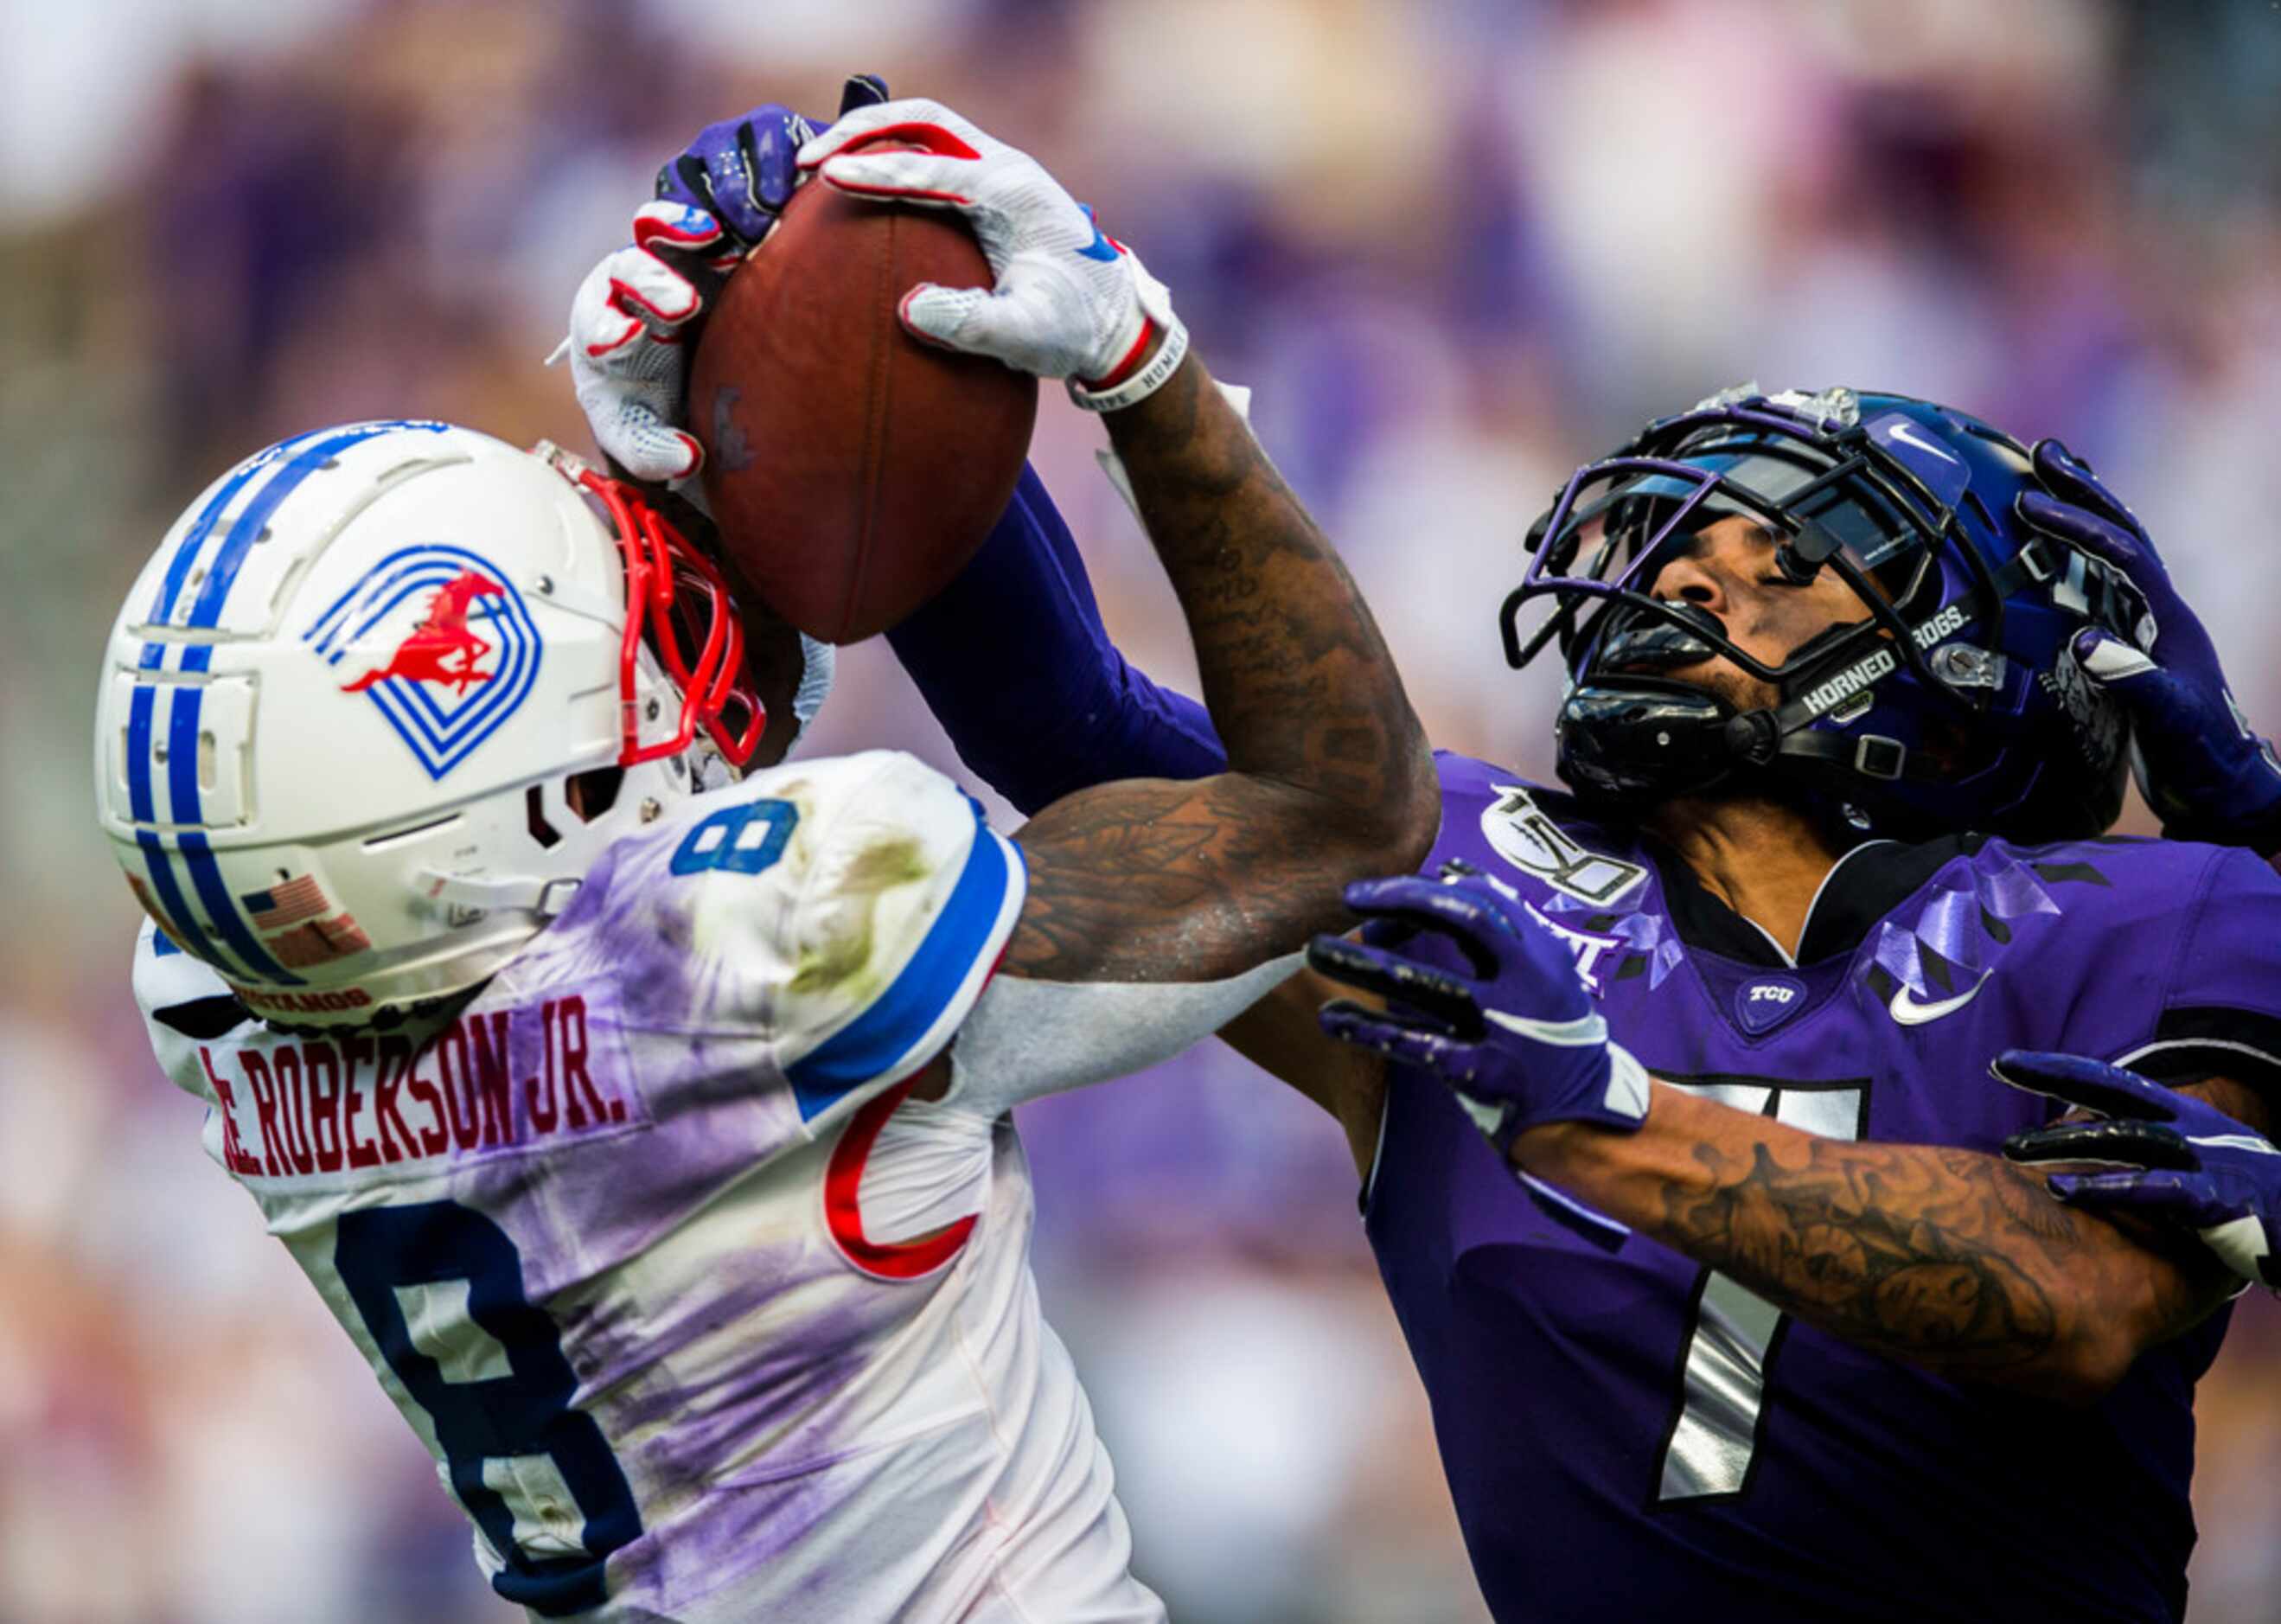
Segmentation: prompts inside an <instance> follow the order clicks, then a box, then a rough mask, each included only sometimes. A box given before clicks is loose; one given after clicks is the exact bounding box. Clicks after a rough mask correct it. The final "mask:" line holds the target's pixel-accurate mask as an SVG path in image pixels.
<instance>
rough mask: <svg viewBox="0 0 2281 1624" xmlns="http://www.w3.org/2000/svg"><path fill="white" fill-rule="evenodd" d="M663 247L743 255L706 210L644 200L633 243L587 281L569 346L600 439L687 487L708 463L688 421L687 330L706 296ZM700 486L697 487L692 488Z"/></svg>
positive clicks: (696, 260) (656, 476)
mask: <svg viewBox="0 0 2281 1624" xmlns="http://www.w3.org/2000/svg"><path fill="white" fill-rule="evenodd" d="M661 249H662V250H664V251H669V252H674V253H678V254H681V255H684V256H685V257H686V258H687V259H688V260H689V261H690V262H691V263H692V264H702V265H704V266H706V267H707V268H709V269H713V270H720V271H725V270H727V269H729V268H731V267H733V266H734V265H735V264H736V263H737V260H738V257H739V250H738V247H737V244H735V243H734V242H733V241H732V240H731V239H730V238H729V236H727V234H726V233H724V232H723V230H722V229H721V222H720V221H719V220H715V219H714V218H713V216H712V215H710V214H708V213H706V212H705V211H704V210H703V209H700V208H695V207H692V206H690V205H685V204H680V203H667V202H656V203H646V204H644V205H642V207H641V210H640V212H639V213H637V214H636V215H635V216H634V241H633V246H631V247H630V248H621V249H619V250H618V251H615V253H612V254H610V255H608V256H607V257H606V258H605V259H603V260H602V262H601V263H600V264H599V265H597V266H596V267H594V268H593V269H592V270H591V271H589V272H588V273H587V274H586V280H585V281H584V282H581V283H580V284H579V287H578V293H577V297H576V298H574V299H573V300H572V301H571V304H570V336H569V339H568V343H567V346H566V347H567V349H568V354H569V357H570V381H571V383H572V385H573V386H574V387H575V388H576V391H577V392H578V407H579V409H580V410H581V411H583V412H584V413H585V414H586V422H587V424H588V426H589V427H590V428H592V429H593V431H594V439H595V442H596V444H598V445H600V446H601V448H602V450H603V451H604V452H607V454H608V455H609V457H610V458H611V460H614V461H615V462H616V463H617V464H618V465H619V466H620V467H622V468H624V469H625V470H626V472H627V473H629V474H630V475H632V476H634V477H635V478H636V479H644V480H652V481H656V482H659V483H669V484H675V485H680V484H681V483H683V482H684V481H689V480H692V478H693V476H695V474H696V472H697V470H698V468H700V466H701V465H702V464H703V462H704V460H705V452H704V451H703V449H702V448H701V447H700V445H698V444H697V438H696V437H695V436H694V435H692V434H690V433H688V432H687V431H685V430H684V429H682V428H681V427H680V423H681V420H682V410H683V394H684V390H685V388H686V385H687V376H688V370H689V346H688V345H687V344H685V343H684V336H685V335H684V329H685V328H687V326H688V325H689V323H690V322H691V321H693V320H695V319H696V317H697V315H698V314H699V313H700V312H701V311H702V310H703V309H704V307H705V300H704V298H703V296H702V295H701V294H700V292H699V290H698V287H697V284H696V283H695V282H692V281H691V280H690V279H689V277H687V276H686V275H684V274H683V273H682V272H681V271H680V270H678V269H677V268H676V267H674V266H673V265H672V264H671V263H670V262H669V261H668V260H667V259H665V258H664V257H663V255H662V254H661V252H660V250H661ZM723 250H725V252H724V251H723ZM696 491H697V488H696V486H695V485H694V484H693V483H692V484H691V485H689V486H688V488H687V490H686V491H684V494H686V495H690V496H692V497H694V496H695V495H696Z"/></svg>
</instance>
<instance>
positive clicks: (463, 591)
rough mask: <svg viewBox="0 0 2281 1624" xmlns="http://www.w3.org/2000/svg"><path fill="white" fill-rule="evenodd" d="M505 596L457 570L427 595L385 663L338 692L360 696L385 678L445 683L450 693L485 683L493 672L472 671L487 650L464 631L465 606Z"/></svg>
mask: <svg viewBox="0 0 2281 1624" xmlns="http://www.w3.org/2000/svg"><path fill="white" fill-rule="evenodd" d="M505 596H506V588H505V587H503V586H501V585H500V584H499V583H498V582H496V581H493V580H490V579H487V578H486V577H484V576H480V575H477V574H476V572H475V571H474V570H472V569H462V570H461V571H460V573H459V574H458V575H456V576H452V578H451V579H450V580H448V581H446V582H445V583H444V584H443V585H441V586H439V587H437V589H436V590H435V592H433V593H431V594H430V595H429V599H428V613H427V615H425V616H424V617H422V619H421V622H420V623H419V624H418V625H417V626H414V628H413V629H412V630H411V633H410V635H408V636H407V637H406V638H405V639H404V641H403V642H401V643H399V644H398V645H397V646H396V652H395V653H392V654H390V656H389V657H388V663H387V664H385V665H383V666H379V667H376V668H375V669H372V670H369V671H367V672H366V673H365V674H364V675H363V676H362V677H358V678H357V679H356V681H354V682H352V683H346V684H343V685H342V688H341V692H344V693H362V692H364V691H365V690H366V689H367V688H369V687H371V686H372V685H373V684H375V683H378V682H385V681H386V680H387V679H388V678H390V677H405V678H406V679H408V680H410V681H412V682H416V683H448V684H451V686H452V692H455V693H465V692H467V691H468V688H469V687H471V686H473V685H474V684H476V683H487V682H489V681H491V678H492V677H495V676H497V675H498V673H497V672H495V671H478V670H477V669H476V661H479V660H481V659H482V658H483V656H484V655H485V654H488V653H491V645H490V644H488V643H486V642H484V641H483V639H482V638H479V637H477V636H476V634H475V633H474V632H472V631H470V630H468V606H469V605H470V604H472V603H474V602H475V600H476V599H478V598H503V597H505Z"/></svg>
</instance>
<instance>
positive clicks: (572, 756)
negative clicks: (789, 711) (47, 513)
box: [96, 421, 762, 1025]
mask: <svg viewBox="0 0 2281 1624" xmlns="http://www.w3.org/2000/svg"><path fill="white" fill-rule="evenodd" d="M582 486H584V490H582V488H581V487H582ZM606 515H607V517H606ZM614 528H615V534H614ZM692 651H693V652H692ZM741 670H742V646H741V633H740V632H739V630H738V624H737V619H736V615H735V614H734V612H733V607H732V606H731V604H730V603H729V601H728V598H727V591H726V588H725V587H723V585H722V584H721V582H720V578H719V576H717V575H715V574H714V573H713V572H712V571H711V568H710V566H709V565H707V564H706V563H705V562H704V561H702V560H701V559H699V558H698V557H697V556H696V554H695V553H693V551H692V550H691V549H690V548H689V547H688V545H687V544H686V543H685V542H683V541H682V540H681V539H680V538H679V537H677V536H676V535H674V533H673V532H672V531H671V530H669V528H668V527H666V526H665V525H664V524H663V523H662V522H661V521H660V520H658V519H657V517H656V515H654V514H652V513H650V512H649V511H648V510H647V509H646V507H643V506H642V505H641V504H640V502H639V500H638V498H636V497H634V496H633V495H632V493H631V492H630V491H626V490H624V489H623V488H622V487H618V486H615V485H613V484H612V483H610V482H607V481H603V480H600V479H599V478H597V477H596V476H593V475H592V474H591V473H589V472H587V471H586V470H584V469H583V468H580V467H579V466H578V465H577V464H576V461H575V460H573V459H569V458H567V457H564V456H563V455H562V454H561V453H560V452H552V451H551V450H549V449H546V448H542V452H540V453H533V452H523V451H520V450H517V449H516V448H514V446H511V445H506V444H504V443H502V442H500V441H498V440H495V439H492V438H491V437H489V436H487V435H482V434H477V433H475V432H473V431H471V430H469V429H459V428H453V427H452V426H450V425H447V424H445V423H437V422H421V421H384V422H369V423H357V424H351V425H347V426H344V427H340V428H333V429H320V430H317V431H315V432H313V433H309V434H305V435H300V436H298V437H295V438H292V439H290V440H286V441H283V442H281V443H280V444H278V445H273V446H271V447H270V448H268V449H267V450H266V451H264V452H260V453H259V454H258V455H256V456H254V457H252V458H251V459H250V460H247V461H245V462H244V463H241V464H240V465H239V466H238V467H237V468H234V469H232V470H231V471H230V472H229V473H228V475H226V476H223V477H222V478H221V479H220V480H218V481H216V482H215V483H213V485H212V486H211V487H209V488H208V489H207V490H206V491H205V492H204V493H203V494H201V495H200V496H199V497H198V499H197V501H195V502H193V503H192V504H191V505H190V507H189V509H188V510H186V511H185V512H184V513H183V514H182V517H181V518H179V519H178V520H176V521H175V522H174V526H173V528H172V529H170V530H168V531H167V533H166V539H165V540H164V541H162V542H161V543H160V544H159V549H158V552H157V553H155V554H154V555H153V556H152V558H151V561H150V563H149V564H148V565H147V566H146V567H145V568H144V569H143V574H142V576H141V578H140V579H138V580H137V581H136V582H135V587H134V589H133V591H132V592H130V593H129V594H128V599H127V602H126V605H125V606H124V607H122V608H121V610H120V614H119V616H118V618H117V620H116V621H115V622H114V623H113V624H112V634H111V641H110V645H109V647H108V649H107V651H106V653H105V655H104V669H103V677H102V692H101V693H100V695H99V696H98V700H97V717H96V801H97V808H98V812H99V816H100V821H101V823H102V825H103V828H104V832H105V833H107V834H108V835H109V836H110V837H111V841H112V851H113V852H114V854H115V855H117V856H118V858H119V862H120V866H121V867H122V868H123V869H124V870H126V873H127V880H128V885H129V886H130V887H132V888H133V890H134V892H135V896H136V898H137V899H138V900H139V901H141V902H142V904H143V908H144V909H145V910H146V911H147V912H148V913H149V914H150V915H151V918H152V919H153V920H155V921H156V922H157V924H158V927H159V930H160V931H161V932H164V933H165V935H166V938H167V939H168V940H169V941H171V942H172V943H173V944H174V945H175V946H177V947H181V948H182V949H183V950H184V951H186V952H189V953H191V954H194V955H197V957H199V958H200V959H203V960H205V962H206V963H209V964H211V965H212V966H213V968H214V969H215V970H217V971H220V974H221V975H222V977H223V978H225V979H226V980H227V981H228V983H229V984H230V986H232V987H233V988H234V989H235V990H236V992H237V994H238V995H239V996H240V997H241V998H242V999H243V1000H244V1001H245V1002H246V1004H247V1005H248V1007H249V1008H251V1009H253V1010H254V1011H255V1012H256V1013H258V1014H261V1015H264V1016H268V1017H274V1018H278V1019H282V1020H287V1021H293V1022H308V1023H313V1024H321V1025H322V1024H338V1025H355V1024H365V1023H370V1022H374V1021H375V1020H385V1019H387V1018H388V1017H390V1016H391V1015H392V1014H393V1013H394V1012H398V1011H401V1010H402V1009H405V1008H406V1007H407V1006H410V1005H413V1004H416V1003H419V1002H421V1001H426V1000H429V999H435V998H438V997H443V996H445V995H448V994H453V993H457V992H460V991H462V990H464V989H466V988H468V987H471V986H475V985H476V984H477V983H479V982H481V981H483V979H485V978H488V977H489V976H491V974H492V973H494V972H495V971H497V970H498V969H499V967H500V966H501V965H502V964H504V963H506V961H507V960H508V959H509V958H510V957H512V956H513V955H514V953H515V952H516V950H517V949H518V948H519V947H522V944H523V943H524V942H525V941H527V940H529V939H530V937H531V936H532V935H533V934H534V933H536V932H537V931H538V930H539V929H540V928H541V927H542V926H543V924H545V920H546V919H547V918H548V917H549V916H551V915H553V913H556V912H559V911H560V910H561V908H562V907H563V905H564V904H565V903H566V902H567V901H568V898H569V896H570V895H571V894H572V893H573V892H575V890H576V886H577V884H578V881H579V879H580V878H581V876H583V875H584V873H585V871H586V870H587V869H588V867H589V866H590V865H591V864H592V862H594V861H595V859H596V858H597V857H599V855H600V854H601V852H602V850H603V848H604V847H606V846H607V844H608V843H609V842H610V841H611V840H612V839H615V838H616V837H617V836H618V835H619V834H620V833H622V832H623V831H625V830H627V829H628V828H630V827H632V826H633V825H635V824H638V823H639V822H641V821H644V820H646V819H647V818H651V817H654V816H657V815H658V814H659V812H660V811H661V810H662V809H663V808H665V807H666V806H667V805H668V804H669V803H670V802H672V801H673V800H677V799H678V798H680V797H682V796H684V795H686V794H688V793H692V783H693V781H694V779H695V778H696V777H697V775H698V774H699V772H700V771H701V770H704V769H707V767H708V766H709V765H710V763H711V762H713V761H714V760H715V759H717V758H720V757H723V756H725V757H728V758H731V759H732V760H734V761H736V762H738V764H741V762H742V761H743V760H744V759H746V758H747V757H749V755H750V754H751V752H752V748H753V746H754V743H755V742H756V741H757V739H758V738H759V735H760V731H761V723H762V717H761V715H760V712H759V707H758V704H757V702H756V701H755V700H754V699H753V697H752V695H751V692H750V691H749V688H748V687H746V686H745V685H743V684H742V683H741ZM677 679H678V680H677ZM580 775H592V777H585V778H584V779H583V781H582V783H581V785H580V793H579V794H578V795H577V796H576V809H574V798H573V796H572V794H571V793H570V781H571V780H572V779H573V778H574V777H580Z"/></svg>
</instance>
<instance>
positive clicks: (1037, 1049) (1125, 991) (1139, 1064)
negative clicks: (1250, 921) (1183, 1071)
mask: <svg viewBox="0 0 2281 1624" xmlns="http://www.w3.org/2000/svg"><path fill="white" fill-rule="evenodd" d="M1304 958H1305V955H1303V954H1298V953H1292V954H1286V955H1284V956H1283V957H1281V958H1280V959H1270V960H1269V961H1268V962H1267V963H1264V964H1260V965H1257V966H1255V967H1254V968H1252V969H1250V970H1248V971H1244V972H1243V974H1241V975H1240V976H1231V977H1229V978H1227V979H1226V980H1225V981H1145V982H1144V981H1099V982H1084V983H1079V982H1068V981H1030V980H1025V979H1022V978H1017V977H1014V976H1001V977H999V978H997V979H996V980H995V981H993V982H992V983H991V984H990V986H989V990H988V991H986V992H985V993H984V994H982V998H981V1000H980V1001H979V1002H978V1003H977V1004H976V1005H975V1006H974V1013H973V1014H971V1015H970V1016H968V1017H966V1025H964V1026H963V1027H961V1028H960V1029H959V1033H958V1041H957V1042H956V1044H955V1045H954V1046H953V1048H952V1049H951V1051H950V1063H951V1083H950V1091H949V1093H948V1094H946V1095H945V1096H944V1098H943V1103H944V1104H946V1105H950V1106H955V1107H956V1108H957V1109H958V1110H964V1111H970V1112H972V1113H974V1114H975V1115H977V1116H985V1117H996V1116H999V1115H1001V1113H1003V1112H1005V1111H1008V1110H1012V1109H1013V1108H1014V1107H1015V1106H1017V1105H1019V1104H1021V1103H1023V1102H1025V1101H1028V1100H1034V1099H1037V1098H1038V1097H1039V1096H1040V1095H1042V1094H1058V1093H1060V1092H1062V1091H1063V1089H1067V1088H1082V1087H1086V1085H1087V1084H1089V1083H1104V1082H1107V1081H1108V1080H1109V1079H1110V1078H1112V1077H1123V1076H1124V1075H1125V1073H1126V1072H1128V1071H1140V1070H1142V1069H1143V1068H1145V1067H1148V1066H1153V1065H1155V1064H1156V1063H1157V1062H1158V1061H1160V1060H1170V1059H1171V1057H1172V1056H1175V1055H1177V1054H1179V1052H1180V1051H1181V1050H1182V1049H1184V1048H1187V1047H1188V1046H1189V1045H1190V1044H1192V1043H1194V1042H1195V1041H1196V1040H1198V1039H1200V1038H1206V1037H1209V1036H1210V1035H1211V1034H1212V1033H1213V1032H1218V1030H1219V1029H1220V1028H1221V1027H1223V1026H1225V1025H1227V1023H1228V1022H1230V1021H1232V1020H1233V1019H1234V1018H1235V1017H1237V1016H1239V1015H1241V1014H1242V1013H1243V1012H1244V1011H1245V1010H1246V1009H1249V1008H1251V1006H1252V1005H1253V1004H1255V1003H1257V1002H1258V1001H1260V1000H1261V999H1262V998H1264V997H1265V996H1266V995H1267V994H1269V993H1271V992H1272V991H1274V990H1275V988H1277V987H1278V986H1281V985H1282V984H1283V983H1284V982H1285V981H1287V980H1288V979H1289V978H1291V976H1292V975H1293V974H1295V972H1296V971H1298V969H1299V967H1300V965H1301V963H1303V961H1304Z"/></svg>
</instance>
